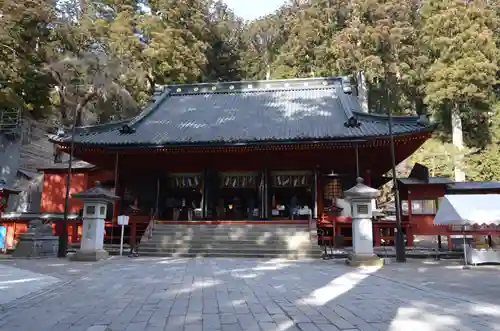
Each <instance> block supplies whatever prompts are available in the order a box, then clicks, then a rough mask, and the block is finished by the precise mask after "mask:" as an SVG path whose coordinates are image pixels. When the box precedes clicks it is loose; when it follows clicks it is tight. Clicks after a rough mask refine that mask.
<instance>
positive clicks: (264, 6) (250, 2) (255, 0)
mask: <svg viewBox="0 0 500 331" xmlns="http://www.w3.org/2000/svg"><path fill="white" fill-rule="evenodd" d="M224 1H225V2H226V4H227V5H228V6H229V7H230V8H232V9H233V10H234V12H235V13H236V15H238V16H240V17H242V18H244V19H245V20H253V19H255V18H258V17H261V16H264V15H267V14H271V13H273V12H274V11H275V10H276V9H278V8H279V7H280V6H281V5H282V4H283V3H284V2H285V0H224Z"/></svg>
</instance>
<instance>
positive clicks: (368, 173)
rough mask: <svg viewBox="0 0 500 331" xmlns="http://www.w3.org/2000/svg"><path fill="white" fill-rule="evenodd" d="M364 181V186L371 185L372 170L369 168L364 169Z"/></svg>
mask: <svg viewBox="0 0 500 331" xmlns="http://www.w3.org/2000/svg"><path fill="white" fill-rule="evenodd" d="M364 181H365V185H366V186H372V172H371V170H370V169H368V170H366V171H365V178H364Z"/></svg>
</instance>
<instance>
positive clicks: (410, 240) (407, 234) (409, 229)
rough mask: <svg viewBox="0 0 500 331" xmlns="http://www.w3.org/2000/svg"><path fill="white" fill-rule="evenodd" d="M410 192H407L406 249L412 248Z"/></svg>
mask: <svg viewBox="0 0 500 331" xmlns="http://www.w3.org/2000/svg"><path fill="white" fill-rule="evenodd" d="M411 201H412V199H411V191H410V190H408V199H407V203H408V224H407V227H406V239H407V240H408V247H413V223H412V221H411V220H412V212H413V210H412V203H411Z"/></svg>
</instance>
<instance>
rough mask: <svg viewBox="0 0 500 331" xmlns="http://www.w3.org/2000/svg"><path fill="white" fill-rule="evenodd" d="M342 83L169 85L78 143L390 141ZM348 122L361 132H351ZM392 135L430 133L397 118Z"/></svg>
mask: <svg viewBox="0 0 500 331" xmlns="http://www.w3.org/2000/svg"><path fill="white" fill-rule="evenodd" d="M342 84H343V81H342V79H341V78H336V77H333V78H314V79H294V80H280V81H261V82H229V83H213V84H191V85H173V86H167V87H166V88H165V89H164V91H163V94H161V95H160V96H158V95H157V96H155V98H154V101H153V103H152V105H150V106H149V107H148V108H147V109H145V110H144V111H143V112H142V113H141V114H139V115H138V116H137V117H136V118H134V119H132V120H131V121H127V122H123V121H122V122H117V123H111V124H107V125H100V126H94V127H87V128H80V129H79V131H78V134H77V136H76V138H75V142H76V143H77V144H91V145H144V146H161V145H169V144H191V143H213V142H220V143H233V142H234V143H236V142H256V141H270V142H273V141H300V140H313V139H324V140H334V139H346V138H347V139H352V138H364V137H376V136H387V135H388V134H389V132H388V122H387V117H385V116H377V115H372V114H362V113H360V105H359V102H358V100H357V98H356V96H354V95H352V94H346V93H345V92H344V88H343V85H342ZM353 117H354V118H353ZM350 118H353V120H354V122H353V124H356V123H357V125H353V126H349V125H347V124H346V123H348V120H349V119H350ZM124 125H127V127H126V130H121V129H122V128H123V127H124ZM393 128H394V129H393V131H394V134H395V135H400V134H406V133H413V132H419V131H424V130H428V129H429V127H426V126H423V125H420V124H418V118H417V117H402V118H401V117H394V127H393ZM52 139H53V140H54V141H59V142H67V141H68V140H69V138H68V137H67V136H66V137H52Z"/></svg>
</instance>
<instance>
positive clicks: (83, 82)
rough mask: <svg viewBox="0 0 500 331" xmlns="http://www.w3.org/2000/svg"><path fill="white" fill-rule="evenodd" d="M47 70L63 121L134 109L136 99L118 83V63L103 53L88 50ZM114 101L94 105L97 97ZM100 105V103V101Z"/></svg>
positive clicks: (99, 117)
mask: <svg viewBox="0 0 500 331" xmlns="http://www.w3.org/2000/svg"><path fill="white" fill-rule="evenodd" d="M46 70H47V71H48V72H49V73H50V74H51V75H52V77H53V79H54V81H55V82H56V85H55V90H56V91H57V95H58V97H59V98H60V99H59V100H58V101H59V105H60V106H61V105H63V107H59V109H60V112H61V118H62V119H63V124H65V125H68V124H69V121H70V120H71V119H74V116H76V121H75V123H76V125H77V126H81V125H84V124H93V123H96V122H102V121H103V120H104V121H107V120H109V119H119V118H127V117H130V116H131V115H134V114H135V113H137V106H136V103H135V100H134V99H133V98H132V97H131V95H130V93H129V92H128V91H127V90H126V89H125V88H124V87H123V86H122V85H121V84H120V81H119V78H120V75H121V72H120V63H119V62H118V61H113V59H109V58H108V57H107V55H106V54H99V53H87V54H82V55H80V57H66V58H63V59H60V60H58V61H56V62H53V63H50V64H49V65H48V66H47V68H46ZM109 100H111V101H113V102H114V103H116V108H115V107H113V108H112V109H106V108H104V109H103V108H96V107H91V105H92V104H93V103H95V102H98V101H104V102H106V101H109ZM101 105H102V103H101Z"/></svg>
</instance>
